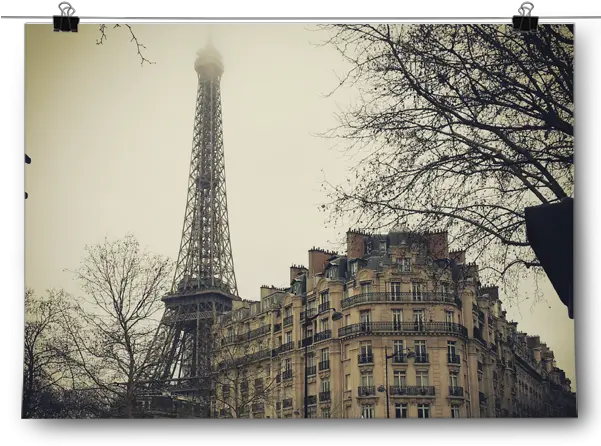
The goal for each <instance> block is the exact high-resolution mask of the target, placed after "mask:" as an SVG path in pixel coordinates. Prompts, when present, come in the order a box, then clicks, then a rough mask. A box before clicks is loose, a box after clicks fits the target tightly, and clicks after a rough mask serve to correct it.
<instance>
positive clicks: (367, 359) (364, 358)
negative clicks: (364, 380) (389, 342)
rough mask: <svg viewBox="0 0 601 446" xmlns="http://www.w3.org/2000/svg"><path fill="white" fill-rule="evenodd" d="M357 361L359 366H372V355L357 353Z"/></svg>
mask: <svg viewBox="0 0 601 446" xmlns="http://www.w3.org/2000/svg"><path fill="white" fill-rule="evenodd" d="M357 361H358V362H359V364H373V363H374V354H373V353H359V355H357Z"/></svg>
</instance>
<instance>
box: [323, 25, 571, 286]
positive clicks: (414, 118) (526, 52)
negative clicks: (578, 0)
mask: <svg viewBox="0 0 601 446" xmlns="http://www.w3.org/2000/svg"><path fill="white" fill-rule="evenodd" d="M322 28H323V30H325V31H326V32H328V33H330V34H329V36H330V37H329V39H328V40H327V42H326V44H330V45H333V46H335V47H336V48H337V49H338V50H339V52H340V54H341V55H342V57H343V59H344V60H345V61H346V62H347V63H348V64H349V66H350V69H349V70H348V72H347V73H346V74H345V75H344V76H343V77H342V78H341V79H340V85H339V88H342V87H347V86H348V87H353V88H356V90H357V91H358V93H359V96H358V100H357V102H356V104H354V105H351V106H349V107H348V108H346V109H344V110H342V111H341V113H340V114H339V115H338V118H339V121H340V125H339V126H337V127H336V128H334V129H331V130H330V131H328V132H327V133H326V134H324V135H323V136H326V137H331V138H342V141H343V142H346V143H348V144H347V145H346V150H347V153H348V154H349V155H351V156H357V157H358V159H359V161H358V162H357V164H356V166H355V167H354V168H353V171H352V175H351V176H350V177H349V178H348V181H347V184H346V185H332V184H330V183H328V182H327V181H326V182H325V183H324V189H325V190H326V191H327V192H328V194H329V196H330V198H331V202H330V203H329V204H328V205H324V206H323V208H324V210H326V211H329V212H330V214H331V216H332V217H333V218H334V221H338V220H339V219H341V218H350V220H351V221H352V225H353V226H358V227H363V228H367V229H372V230H374V229H379V228H382V227H390V226H393V225H403V226H404V227H406V228H408V229H419V230H448V232H449V236H450V238H451V242H452V244H453V245H454V246H457V247H460V248H466V249H467V250H468V252H469V253H470V255H471V258H472V260H473V261H478V263H479V264H481V265H482V268H481V272H482V273H483V275H484V277H485V278H486V279H487V280H492V281H497V280H498V279H500V278H502V277H504V275H505V274H506V273H507V272H509V271H515V272H516V274H523V272H524V271H525V270H524V267H528V268H530V267H534V268H533V270H534V271H537V272H538V271H540V269H539V268H538V267H539V266H540V265H539V263H538V261H537V260H536V258H535V255H534V253H533V251H532V250H531V248H530V247H529V244H528V241H527V239H526V231H525V219H524V208H525V207H527V206H531V205H537V204H543V203H552V202H557V201H559V200H561V199H562V198H564V197H568V196H572V194H573V182H574V178H573V158H574V156H573V154H574V150H573V29H572V27H571V26H563V25H544V26H541V27H540V28H539V32H538V34H536V35H528V36H524V35H518V34H516V33H514V32H513V31H512V29H511V27H510V26H505V25H324V26H323V27H322ZM332 94H334V92H332ZM351 178H352V179H351Z"/></svg>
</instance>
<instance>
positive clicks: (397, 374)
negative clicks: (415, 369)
mask: <svg viewBox="0 0 601 446" xmlns="http://www.w3.org/2000/svg"><path fill="white" fill-rule="evenodd" d="M392 382H393V383H394V387H407V376H406V373H405V371H404V370H395V371H394V375H393V380H392Z"/></svg>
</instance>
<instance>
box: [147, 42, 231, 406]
mask: <svg viewBox="0 0 601 446" xmlns="http://www.w3.org/2000/svg"><path fill="white" fill-rule="evenodd" d="M197 56H198V57H197V59H196V62H195V64H194V68H195V70H196V72H197V74H198V91H197V98H196V115H195V119H194V138H193V146H192V156H191V161H190V177H189V186H188V199H187V202H186V212H185V217H184V225H183V229H182V238H181V245H180V250H179V256H178V260H177V264H176V268H175V276H174V279H173V285H172V289H171V293H169V294H168V295H167V296H165V297H164V298H163V302H164V303H165V311H164V314H163V318H162V319H161V322H160V324H159V328H158V330H157V334H156V336H155V342H154V346H155V348H154V349H153V353H154V354H155V355H156V359H157V362H156V367H155V369H154V374H153V377H152V380H151V382H153V383H154V384H155V387H156V385H158V386H159V387H162V388H163V389H167V390H168V391H169V393H170V394H171V395H181V396H186V397H191V398H192V399H193V400H196V401H197V402H199V404H198V407H199V411H198V413H197V416H200V417H209V416H210V396H211V393H212V391H213V387H214V386H213V384H212V382H211V379H210V376H211V353H212V346H213V345H212V342H213V340H212V338H213V336H212V327H213V323H214V321H215V318H216V316H217V315H219V314H222V313H225V312H228V311H231V309H232V302H233V301H234V300H239V299H240V298H239V297H238V289H237V285H236V276H235V274H234V262H233V257H232V248H231V242H230V233H229V223H228V213H227V199H226V184H225V160H224V151H223V130H222V122H221V121H222V120H221V95H220V82H221V76H222V74H223V63H222V59H221V55H220V54H219V52H218V51H217V50H216V49H215V48H214V46H213V45H212V43H211V42H209V43H208V44H207V45H206V47H205V48H204V49H202V50H200V51H199V52H198V53H197Z"/></svg>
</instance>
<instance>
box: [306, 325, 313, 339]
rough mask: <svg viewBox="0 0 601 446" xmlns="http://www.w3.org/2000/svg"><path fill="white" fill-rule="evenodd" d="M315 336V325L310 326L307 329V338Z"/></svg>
mask: <svg viewBox="0 0 601 446" xmlns="http://www.w3.org/2000/svg"><path fill="white" fill-rule="evenodd" d="M312 336H313V324H309V325H307V326H306V327H305V337H307V338H310V337H312Z"/></svg>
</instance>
